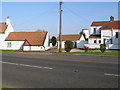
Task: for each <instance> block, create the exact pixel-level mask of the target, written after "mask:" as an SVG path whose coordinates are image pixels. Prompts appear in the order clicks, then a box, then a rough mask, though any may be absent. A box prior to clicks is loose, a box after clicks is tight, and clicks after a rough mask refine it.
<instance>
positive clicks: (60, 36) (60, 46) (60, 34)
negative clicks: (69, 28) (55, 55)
mask: <svg viewBox="0 0 120 90" xmlns="http://www.w3.org/2000/svg"><path fill="white" fill-rule="evenodd" d="M61 49H62V2H60V32H59V52H62V50H61Z"/></svg>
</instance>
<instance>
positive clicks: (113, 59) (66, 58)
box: [0, 52, 119, 88]
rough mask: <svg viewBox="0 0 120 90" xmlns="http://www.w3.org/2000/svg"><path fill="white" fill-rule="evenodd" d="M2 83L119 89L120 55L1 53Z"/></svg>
mask: <svg viewBox="0 0 120 90" xmlns="http://www.w3.org/2000/svg"><path fill="white" fill-rule="evenodd" d="M0 63H2V70H3V71H2V75H3V76H2V80H3V85H5V86H7V87H10V88H118V77H119V74H118V57H117V56H96V55H93V56H92V55H60V54H41V53H21V52H3V53H2V62H0Z"/></svg>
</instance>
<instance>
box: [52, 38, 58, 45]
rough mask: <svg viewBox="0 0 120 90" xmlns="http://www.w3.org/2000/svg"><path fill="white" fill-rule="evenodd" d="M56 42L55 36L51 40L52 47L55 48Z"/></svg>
mask: <svg viewBox="0 0 120 90" xmlns="http://www.w3.org/2000/svg"><path fill="white" fill-rule="evenodd" d="M56 42H57V39H56V37H55V36H53V37H52V39H51V43H52V45H53V46H55V45H56Z"/></svg>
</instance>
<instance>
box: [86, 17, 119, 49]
mask: <svg viewBox="0 0 120 90" xmlns="http://www.w3.org/2000/svg"><path fill="white" fill-rule="evenodd" d="M119 38H120V21H119V20H114V17H112V16H111V17H110V20H109V21H97V22H93V23H92V24H91V27H90V36H89V39H88V44H85V46H88V47H89V48H100V44H106V46H107V47H106V48H107V49H120V39H119Z"/></svg>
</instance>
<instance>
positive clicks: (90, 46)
mask: <svg viewBox="0 0 120 90" xmlns="http://www.w3.org/2000/svg"><path fill="white" fill-rule="evenodd" d="M84 46H87V47H89V48H92V49H94V48H100V44H84Z"/></svg>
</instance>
